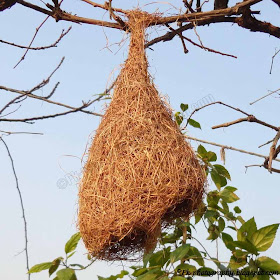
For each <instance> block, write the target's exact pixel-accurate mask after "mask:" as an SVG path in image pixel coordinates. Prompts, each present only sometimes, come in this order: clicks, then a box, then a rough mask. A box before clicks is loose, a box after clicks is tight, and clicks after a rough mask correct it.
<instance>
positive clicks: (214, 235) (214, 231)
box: [207, 224, 220, 240]
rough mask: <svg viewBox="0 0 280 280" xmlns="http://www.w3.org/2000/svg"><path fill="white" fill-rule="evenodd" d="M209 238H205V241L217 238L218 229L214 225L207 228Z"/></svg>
mask: <svg viewBox="0 0 280 280" xmlns="http://www.w3.org/2000/svg"><path fill="white" fill-rule="evenodd" d="M208 232H209V236H208V237H207V240H215V239H217V238H218V237H219V234H220V232H219V228H218V227H217V226H216V225H213V224H212V225H210V226H209V228H208Z"/></svg>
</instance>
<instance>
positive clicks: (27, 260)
mask: <svg viewBox="0 0 280 280" xmlns="http://www.w3.org/2000/svg"><path fill="white" fill-rule="evenodd" d="M0 140H1V141H2V143H3V144H4V146H5V148H6V150H7V152H8V156H9V158H10V161H11V166H12V170H13V173H14V177H15V181H16V188H17V192H18V195H19V200H20V206H21V212H22V218H23V222H24V239H25V248H24V251H25V258H26V269H27V271H29V255H28V235H27V221H26V216H25V209H24V204H23V198H22V194H21V190H20V188H19V182H18V177H17V174H16V170H15V166H14V160H13V158H12V155H11V153H10V150H9V148H8V145H7V144H6V142H5V141H4V140H3V138H2V137H0ZM27 278H28V280H30V274H27Z"/></svg>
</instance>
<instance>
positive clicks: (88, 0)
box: [82, 0, 128, 14]
mask: <svg viewBox="0 0 280 280" xmlns="http://www.w3.org/2000/svg"><path fill="white" fill-rule="evenodd" d="M82 1H83V2H85V3H88V4H90V5H91V6H93V7H95V8H100V9H103V10H106V11H108V10H109V8H108V5H102V4H99V3H95V2H93V1H90V0H82ZM111 8H112V10H113V11H114V12H118V13H123V14H127V13H128V11H127V10H123V9H118V8H113V7H111Z"/></svg>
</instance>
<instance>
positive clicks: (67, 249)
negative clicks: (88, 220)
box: [65, 232, 81, 254]
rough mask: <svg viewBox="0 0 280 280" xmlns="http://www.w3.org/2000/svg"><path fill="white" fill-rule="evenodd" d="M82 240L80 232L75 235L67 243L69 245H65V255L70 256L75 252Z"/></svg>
mask: <svg viewBox="0 0 280 280" xmlns="http://www.w3.org/2000/svg"><path fill="white" fill-rule="evenodd" d="M80 239H81V234H80V233H79V232H77V233H75V234H73V235H72V236H71V238H70V239H69V240H68V241H67V243H66V244H65V253H66V254H69V253H71V252H73V251H74V250H75V249H76V248H77V245H78V242H79V241H80Z"/></svg>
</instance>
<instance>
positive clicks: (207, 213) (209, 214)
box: [204, 210, 219, 219]
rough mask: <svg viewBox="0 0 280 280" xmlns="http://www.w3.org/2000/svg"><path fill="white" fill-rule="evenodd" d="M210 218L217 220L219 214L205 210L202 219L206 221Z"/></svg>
mask: <svg viewBox="0 0 280 280" xmlns="http://www.w3.org/2000/svg"><path fill="white" fill-rule="evenodd" d="M210 217H215V218H218V217H219V213H218V212H217V211H214V210H207V211H206V212H205V214H204V218H205V219H208V218H210Z"/></svg>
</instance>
